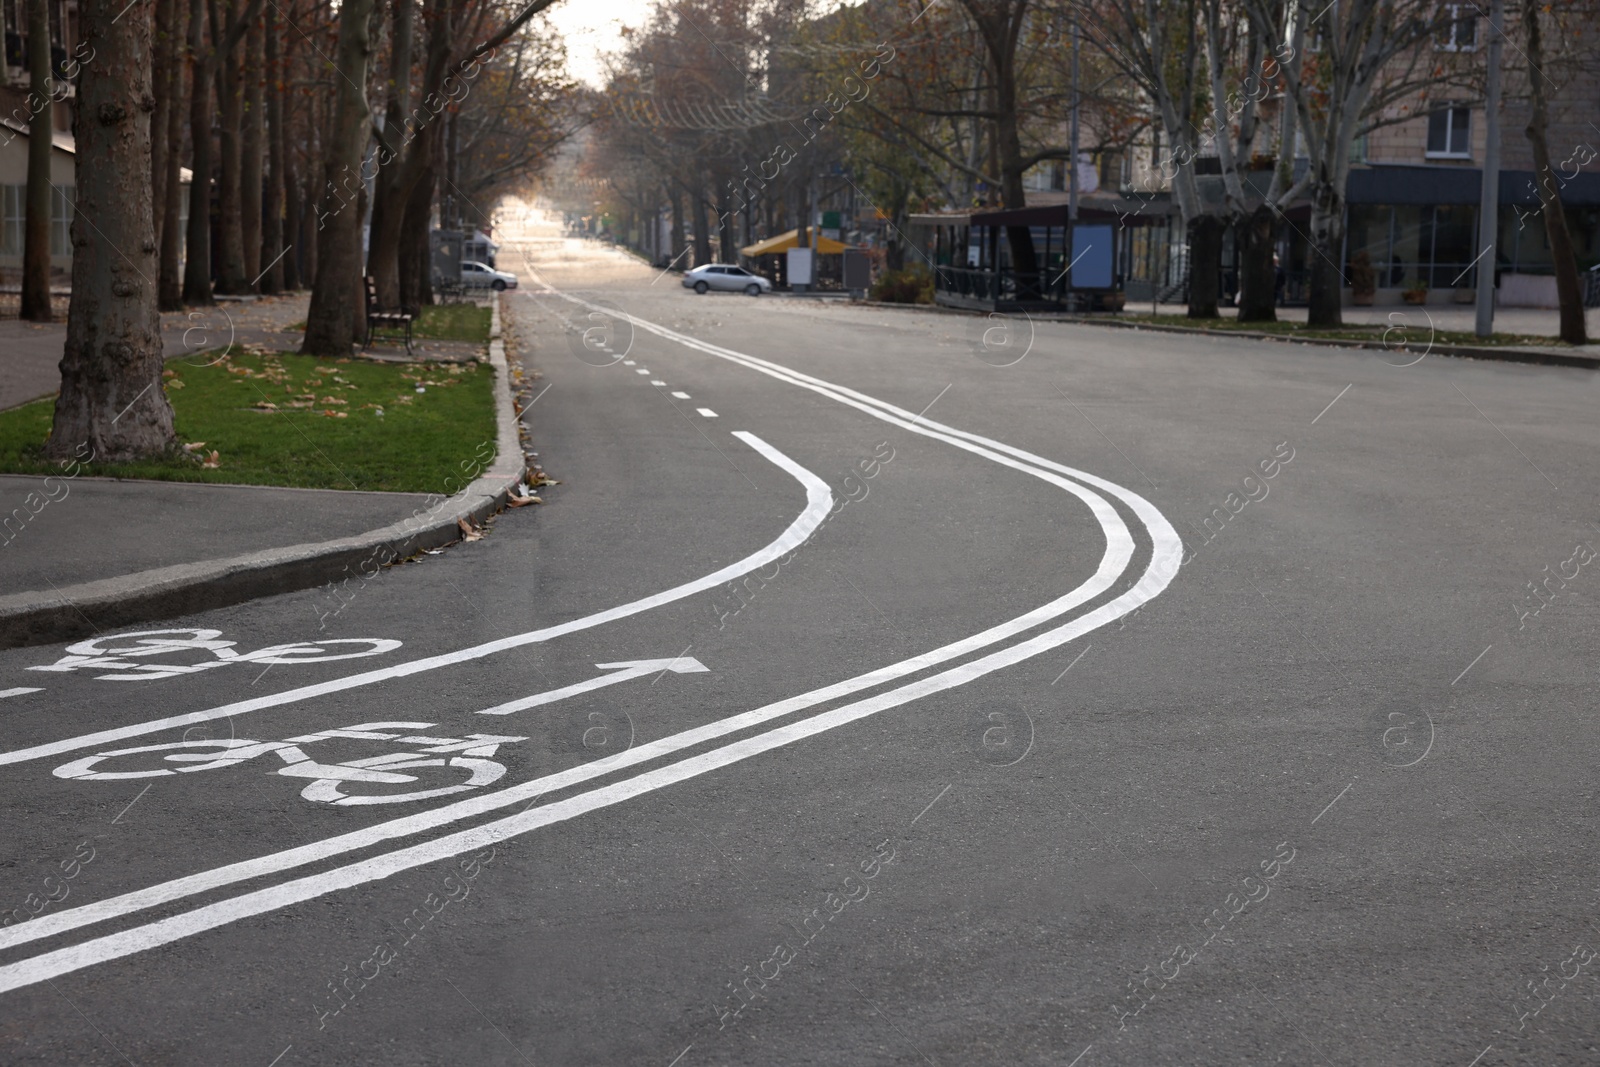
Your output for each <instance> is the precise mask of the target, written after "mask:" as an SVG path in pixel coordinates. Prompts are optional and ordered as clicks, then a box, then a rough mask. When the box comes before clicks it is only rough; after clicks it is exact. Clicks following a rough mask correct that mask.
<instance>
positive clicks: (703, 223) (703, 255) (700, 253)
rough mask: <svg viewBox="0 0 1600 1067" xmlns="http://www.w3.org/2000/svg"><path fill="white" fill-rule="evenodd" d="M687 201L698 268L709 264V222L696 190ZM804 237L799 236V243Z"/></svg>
mask: <svg viewBox="0 0 1600 1067" xmlns="http://www.w3.org/2000/svg"><path fill="white" fill-rule="evenodd" d="M689 199H690V200H692V201H693V202H694V265H695V266H697V267H699V266H704V265H705V264H707V263H710V262H711V220H710V219H709V218H707V217H706V198H705V197H704V196H701V195H700V191H699V190H698V189H691V190H689ZM805 236H806V235H805V234H804V233H801V234H800V237H801V243H805V242H804V239H805Z"/></svg>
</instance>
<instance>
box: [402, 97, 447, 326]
mask: <svg viewBox="0 0 1600 1067" xmlns="http://www.w3.org/2000/svg"><path fill="white" fill-rule="evenodd" d="M439 135H440V130H439V129H438V128H434V129H431V130H427V131H425V132H424V133H422V134H421V136H422V137H429V138H433V139H435V140H437V138H438V137H439ZM438 182H439V179H438V171H437V169H436V168H435V167H434V165H433V164H432V163H429V164H428V165H427V166H425V167H423V168H422V174H421V175H420V176H419V177H418V178H417V180H416V182H415V184H413V185H412V186H411V195H410V196H409V197H407V198H406V210H405V214H404V216H402V218H401V220H400V246H399V247H398V248H397V249H396V254H397V257H398V260H399V262H398V268H399V277H400V306H401V307H408V308H420V307H422V306H423V305H424V304H431V303H433V270H432V268H433V264H432V262H431V256H430V249H429V244H428V230H429V227H430V225H431V223H432V221H433V192H434V187H435V186H436V185H438Z"/></svg>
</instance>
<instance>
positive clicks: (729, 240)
mask: <svg viewBox="0 0 1600 1067" xmlns="http://www.w3.org/2000/svg"><path fill="white" fill-rule="evenodd" d="M717 200H718V201H719V202H718V204H717V243H718V245H720V246H721V250H722V262H724V263H737V262H739V250H738V248H737V247H735V246H736V245H737V242H736V241H735V240H734V239H733V218H732V212H733V202H732V200H731V199H730V197H729V194H728V189H727V185H726V183H724V184H723V186H722V187H721V190H720V191H719V192H718V194H717Z"/></svg>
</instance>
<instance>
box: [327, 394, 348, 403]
mask: <svg viewBox="0 0 1600 1067" xmlns="http://www.w3.org/2000/svg"><path fill="white" fill-rule="evenodd" d="M322 402H323V403H324V404H348V403H350V401H348V400H344V399H341V398H340V397H337V396H325V397H323V398H322Z"/></svg>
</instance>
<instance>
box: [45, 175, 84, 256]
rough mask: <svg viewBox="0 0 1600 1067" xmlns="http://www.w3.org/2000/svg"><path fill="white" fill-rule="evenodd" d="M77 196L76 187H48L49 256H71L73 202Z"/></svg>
mask: <svg viewBox="0 0 1600 1067" xmlns="http://www.w3.org/2000/svg"><path fill="white" fill-rule="evenodd" d="M77 195H78V189H77V186H73V185H52V186H51V187H50V254H51V255H52V256H70V255H72V216H73V202H74V201H75V200H76V199H77Z"/></svg>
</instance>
